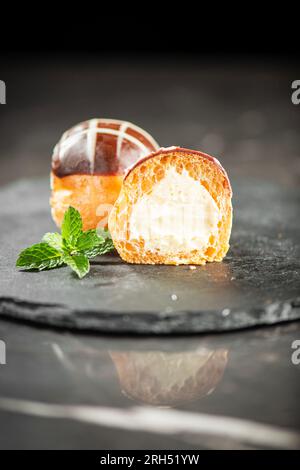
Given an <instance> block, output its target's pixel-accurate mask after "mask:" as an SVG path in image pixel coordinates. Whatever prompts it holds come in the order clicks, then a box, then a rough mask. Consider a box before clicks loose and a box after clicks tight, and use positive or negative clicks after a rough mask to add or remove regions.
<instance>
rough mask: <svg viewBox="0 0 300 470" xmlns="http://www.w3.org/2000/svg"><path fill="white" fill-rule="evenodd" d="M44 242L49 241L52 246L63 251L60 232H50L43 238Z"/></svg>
mask: <svg viewBox="0 0 300 470" xmlns="http://www.w3.org/2000/svg"><path fill="white" fill-rule="evenodd" d="M42 242H44V243H48V245H50V246H51V247H52V248H55V249H56V250H58V251H63V239H62V236H61V234H60V233H57V232H54V233H51V232H48V233H45V235H44V236H43V238H42Z"/></svg>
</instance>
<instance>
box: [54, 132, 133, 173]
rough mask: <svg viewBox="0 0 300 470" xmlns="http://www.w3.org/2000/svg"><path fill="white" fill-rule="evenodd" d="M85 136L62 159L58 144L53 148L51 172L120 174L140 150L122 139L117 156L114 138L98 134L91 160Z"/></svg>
mask: <svg viewBox="0 0 300 470" xmlns="http://www.w3.org/2000/svg"><path fill="white" fill-rule="evenodd" d="M85 140H86V136H84V138H83V139H81V141H80V142H79V143H78V144H77V145H73V146H71V147H70V148H69V149H68V150H67V151H66V152H65V153H64V157H63V159H61V158H60V157H59V155H60V144H58V146H57V148H56V149H55V150H54V154H53V158H52V171H53V173H54V174H55V175H56V176H58V177H60V178H62V177H64V176H69V175H74V174H78V175H89V174H90V175H112V176H113V175H122V174H124V173H125V171H126V169H127V168H128V166H130V165H131V164H132V163H134V162H135V161H136V160H137V159H138V158H139V156H140V150H139V149H138V148H135V147H133V146H132V145H131V144H129V143H127V142H126V141H123V144H122V153H121V155H120V157H119V158H117V153H116V139H115V138H114V137H113V136H110V135H104V134H98V135H97V142H96V147H95V155H94V161H93V169H92V168H91V161H90V160H89V158H88V155H87V152H86V142H85Z"/></svg>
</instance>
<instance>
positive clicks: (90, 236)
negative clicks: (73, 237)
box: [76, 229, 104, 251]
mask: <svg viewBox="0 0 300 470" xmlns="http://www.w3.org/2000/svg"><path fill="white" fill-rule="evenodd" d="M102 242H104V239H103V238H100V237H98V235H97V232H96V230H93V229H92V230H87V231H86V232H83V233H82V234H81V235H80V236H79V238H78V239H77V243H76V250H78V251H85V250H90V249H91V248H93V247H95V246H96V245H98V244H99V243H102Z"/></svg>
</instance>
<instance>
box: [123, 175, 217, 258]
mask: <svg viewBox="0 0 300 470" xmlns="http://www.w3.org/2000/svg"><path fill="white" fill-rule="evenodd" d="M220 218H221V215H220V211H219V208H218V206H217V204H216V203H215V201H214V199H213V198H212V196H211V195H210V193H209V192H208V191H207V189H206V188H205V187H204V186H203V185H202V184H201V183H200V181H196V180H194V179H193V178H192V177H191V176H190V175H189V174H188V172H187V171H186V170H183V172H182V174H180V173H178V172H177V171H176V170H175V168H174V167H171V168H170V169H169V170H168V171H167V173H166V175H165V177H164V178H163V179H162V180H161V181H160V182H159V183H157V184H156V185H155V186H154V187H153V190H152V192H151V194H148V195H145V196H143V197H142V198H140V199H139V200H138V201H137V203H136V204H135V205H134V206H133V208H132V213H131V217H130V239H131V240H134V239H138V238H139V237H141V238H143V240H144V241H145V249H146V250H149V251H159V252H160V253H161V254H172V255H176V254H178V253H179V252H184V253H185V252H189V251H191V250H201V251H202V250H205V249H206V247H208V246H209V238H210V236H211V235H216V234H217V231H218V222H219V220H220Z"/></svg>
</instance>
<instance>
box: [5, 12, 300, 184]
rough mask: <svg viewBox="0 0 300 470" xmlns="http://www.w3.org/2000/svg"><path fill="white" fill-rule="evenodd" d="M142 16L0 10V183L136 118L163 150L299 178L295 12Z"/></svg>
mask: <svg viewBox="0 0 300 470" xmlns="http://www.w3.org/2000/svg"><path fill="white" fill-rule="evenodd" d="M114 9H115V10H116V11H117V12H118V14H115V11H114ZM140 9H141V13H142V15H141V16H140V17H138V16H135V15H133V14H128V11H127V12H126V13H127V14H126V13H124V14H123V12H122V11H120V10H118V7H117V6H110V11H109V10H108V11H105V9H103V8H102V6H101V8H99V9H98V10H97V9H96V8H95V9H94V7H93V8H91V6H89V7H88V6H84V7H83V6H81V8H78V9H77V8H75V7H74V8H72V9H68V10H63V9H62V8H60V9H59V10H57V9H56V8H55V6H54V5H53V6H52V8H51V9H48V8H47V9H45V11H42V7H41V6H40V7H39V9H37V8H35V9H30V7H29V6H28V5H26V7H24V8H23V7H19V6H18V9H16V11H15V12H14V14H11V13H10V15H9V16H7V17H6V16H5V14H4V15H3V20H2V28H1V30H0V79H2V80H4V81H5V82H6V85H7V104H6V105H5V106H1V107H0V135H1V139H0V165H1V171H0V184H5V183H6V182H9V181H11V180H13V179H17V178H20V177H27V176H43V175H46V174H48V172H49V168H50V158H51V153H52V148H53V147H54V145H55V143H56V142H57V141H58V139H59V137H60V135H61V134H62V133H63V132H64V131H65V130H66V129H67V128H69V127H71V126H72V125H74V124H76V123H78V122H80V121H82V120H85V119H88V118H92V117H113V118H118V119H125V120H129V121H133V122H134V123H136V124H137V125H140V126H141V127H144V128H145V129H146V130H148V131H149V132H150V133H152V134H153V136H154V137H155V138H156V140H157V141H158V142H159V143H160V144H161V145H163V146H169V145H174V144H175V145H181V146H186V147H190V148H196V149H200V150H203V151H205V152H208V153H212V154H215V155H216V156H217V157H219V158H220V159H221V160H222V162H223V163H224V165H225V166H226V167H227V169H228V171H229V173H230V175H232V176H233V177H234V176H235V174H237V175H245V176H247V175H249V172H250V173H254V174H255V175H263V176H264V177H266V178H268V177H269V176H270V175H269V173H272V178H273V177H274V178H276V179H279V180H281V181H282V182H285V183H287V182H288V183H289V184H294V183H295V182H297V181H298V180H299V163H298V162H299V159H298V157H299V147H300V146H299V133H298V123H299V112H300V109H299V107H297V106H294V105H293V104H292V103H291V83H292V81H293V80H295V79H298V78H299V76H300V67H299V64H300V61H299V54H300V51H299V47H298V40H297V30H298V28H297V12H296V11H295V10H293V12H291V11H286V12H285V11H284V10H283V9H282V8H281V9H280V11H279V9H277V8H276V7H274V6H273V7H272V9H271V10H270V11H269V12H268V14H264V13H263V11H262V8H260V9H255V8H254V6H253V5H252V6H251V11H250V6H249V5H245V6H244V9H243V10H242V9H241V8H237V7H235V8H233V9H232V10H230V9H229V7H227V9H226V11H225V12H223V11H222V9H221V7H219V6H218V7H214V6H213V5H212V9H211V11H208V10H209V9H208V8H207V6H206V8H204V6H203V5H202V4H201V5H200V8H199V9H196V8H195V9H191V8H190V9H189V10H188V11H186V8H183V6H181V9H180V10H179V9H178V11H177V13H179V14H178V15H177V16H172V15H171V14H169V15H168V16H163V14H162V13H163V12H161V11H158V10H155V9H154V7H152V9H151V8H150V7H149V6H148V5H146V4H145V5H143V10H142V8H140ZM173 10H174V8H173ZM173 10H172V12H173ZM150 13H152V15H150ZM286 160H287V161H288V165H287V164H286Z"/></svg>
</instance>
